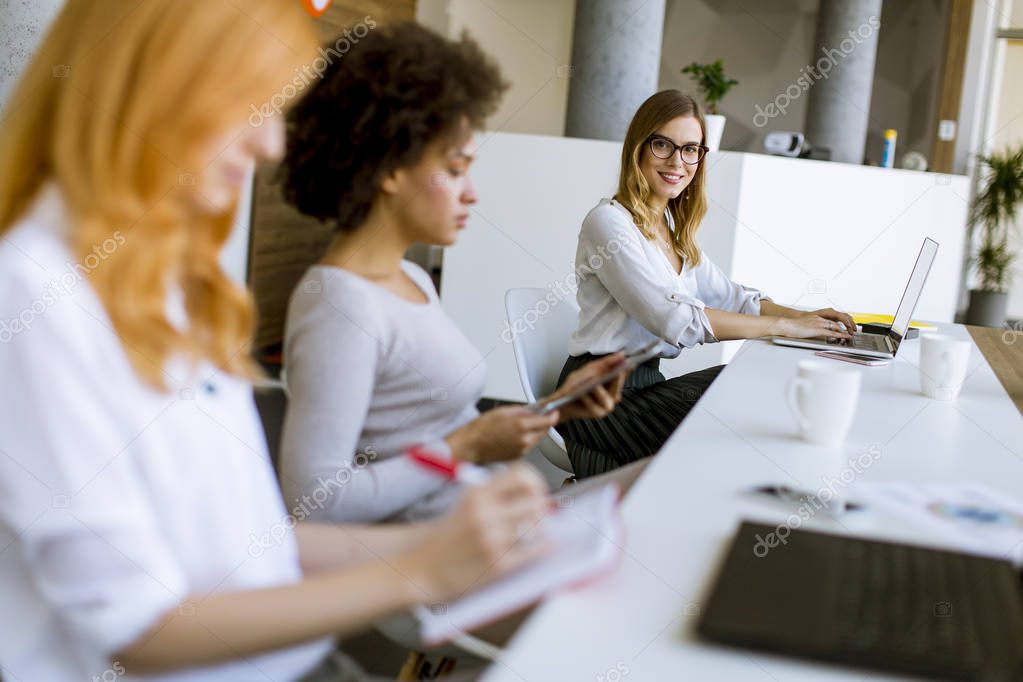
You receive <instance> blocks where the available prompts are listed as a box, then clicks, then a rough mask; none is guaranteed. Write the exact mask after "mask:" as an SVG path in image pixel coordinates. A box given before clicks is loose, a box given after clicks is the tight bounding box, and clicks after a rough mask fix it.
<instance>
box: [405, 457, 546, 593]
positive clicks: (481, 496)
mask: <svg viewBox="0 0 1023 682" xmlns="http://www.w3.org/2000/svg"><path fill="white" fill-rule="evenodd" d="M550 509H551V502H550V498H549V497H548V496H547V485H546V484H545V483H544V480H543V478H541V477H540V475H539V474H538V473H537V472H536V470H535V469H533V468H532V467H530V466H528V465H526V464H513V465H512V466H510V467H508V468H507V469H505V470H504V471H501V472H500V473H497V474H495V475H494V476H492V477H491V478H490V479H489V480H487V482H486V483H483V484H482V485H478V486H473V487H470V488H469V489H468V490H466V492H465V494H464V495H462V497H461V499H460V500H459V502H458V505H457V506H456V507H455V508H454V509H453V510H452V511H451V512H450V513H449V514H447V515H446V516H444V517H443V518H441V519H439V520H436V521H430V522H428V525H427V529H426V533H425V534H424V537H423V541H422V543H420V545H419V548H418V549H417V550H415V551H413V552H410V553H409V554H407V555H405V556H404V557H403V558H402V559H401V560H400V562H399V563H400V564H401V565H399V566H398V570H399V571H400V572H401V574H402V575H404V576H406V577H407V578H408V579H409V580H411V581H412V582H413V583H414V584H415V586H416V587H417V588H418V589H419V590H420V591H421V592H422V596H423V599H422V601H423V602H424V603H431V602H437V601H443V600H445V599H453V598H457V597H459V596H461V595H462V594H464V593H465V592H469V591H471V590H473V589H474V588H476V587H480V586H482V585H484V584H486V583H489V582H491V581H492V580H494V579H496V578H498V577H500V576H502V575H504V574H506V573H508V572H510V571H513V570H515V569H516V568H519V567H521V566H523V565H525V564H527V563H529V562H531V561H533V560H535V559H537V558H539V557H540V556H541V555H542V554H544V553H545V552H546V551H547V549H548V546H547V544H546V543H545V542H544V541H543V537H542V536H541V535H540V534H539V533H536V532H535V530H536V527H537V525H538V524H539V523H540V521H541V520H542V519H543V517H544V516H545V515H546V514H547V513H548V512H549V511H550Z"/></svg>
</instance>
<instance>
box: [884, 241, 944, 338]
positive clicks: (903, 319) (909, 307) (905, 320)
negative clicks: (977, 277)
mask: <svg viewBox="0 0 1023 682" xmlns="http://www.w3.org/2000/svg"><path fill="white" fill-rule="evenodd" d="M937 253H938V242H936V241H934V240H933V239H931V238H930V237H928V238H926V239H924V245H923V246H921V247H920V254H919V255H918V256H917V257H916V265H914V266H913V274H911V275H910V276H909V284H907V285H906V290H905V291H904V292H903V293H902V300H901V301H900V302H899V309H898V310H896V311H895V319H894V320H893V321H892V332H891V333H892V336H893V337H894V338H892V341H894V342H895V345H896V346H898V344H899V342H901V341H902V337H903V336H905V335H906V329H908V328H909V321H910V318H911V317H912V316H913V311H914V310H915V309H916V304H917V301H919V300H920V293H921V292H922V291H923V290H924V282H926V281H927V275H928V273H930V271H931V265H932V264H933V263H934V257H935V256H936V255H937Z"/></svg>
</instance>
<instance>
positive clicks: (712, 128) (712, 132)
mask: <svg viewBox="0 0 1023 682" xmlns="http://www.w3.org/2000/svg"><path fill="white" fill-rule="evenodd" d="M703 119H704V121H706V122H707V146H708V147H710V150H711V151H712V152H716V151H717V150H718V147H720V146H721V135H722V134H723V133H724V132H725V117H724V116H722V115H721V114H706V115H705V116H704V117H703Z"/></svg>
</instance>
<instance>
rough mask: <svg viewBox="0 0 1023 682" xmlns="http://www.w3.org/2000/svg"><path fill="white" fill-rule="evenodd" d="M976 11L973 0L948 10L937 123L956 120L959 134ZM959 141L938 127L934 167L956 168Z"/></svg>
mask: <svg viewBox="0 0 1023 682" xmlns="http://www.w3.org/2000/svg"><path fill="white" fill-rule="evenodd" d="M972 13H973V0H952V8H951V9H950V10H949V13H948V32H947V34H946V39H945V63H944V66H943V68H942V77H941V92H940V94H939V95H938V116H937V120H936V122H935V125H936V126H937V125H940V124H941V121H943V120H947V121H955V122H956V128H957V130H956V136H958V135H959V130H958V127H959V126H958V123H959V105H960V102H961V100H962V95H963V75H964V73H965V69H966V49H967V47H968V45H967V42H968V39H969V35H970V16H971V14H972ZM955 144H956V143H955V139H951V140H941V139H939V138H938V135H937V129H935V131H934V145H933V151H932V153H931V167H930V170H932V171H935V172H937V173H951V172H952V171H953V165H954V162H955Z"/></svg>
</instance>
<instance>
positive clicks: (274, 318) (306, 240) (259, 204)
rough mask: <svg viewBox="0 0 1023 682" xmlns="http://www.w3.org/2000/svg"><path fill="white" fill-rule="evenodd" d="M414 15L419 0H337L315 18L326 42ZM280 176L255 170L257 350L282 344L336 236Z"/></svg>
mask: <svg viewBox="0 0 1023 682" xmlns="http://www.w3.org/2000/svg"><path fill="white" fill-rule="evenodd" d="M296 2H297V0H296ZM415 13H416V6H415V0H335V1H334V3H333V4H332V5H331V7H330V9H328V10H327V12H326V13H325V14H324V15H323V16H321V17H320V18H319V19H317V20H316V22H317V27H318V28H319V31H320V37H321V39H322V42H324V43H332V42H334V40H336V39H337V36H339V35H340V34H341V33H342V32H343V31H344V29H345V28H347V27H350V26H352V25H353V24H356V23H358V22H360V21H363V20H364V19H365V17H366V16H367V15H369V16H371V17H372V18H373V20H374V21H375V22H377V25H382V24H386V23H388V22H391V21H401V20H411V19H414V18H415ZM276 177H277V166H276V165H275V164H263V165H262V166H260V167H259V168H257V169H256V179H255V185H254V187H253V192H252V225H251V236H250V241H249V272H248V281H249V286H250V287H251V288H252V291H253V294H254V295H255V298H256V307H257V310H258V322H257V327H256V334H255V348H256V349H257V350H263V349H267V348H273V347H274V346H276V345H277V344H279V343H280V342H281V340H282V338H283V334H284V320H285V315H286V314H287V305H288V298H289V297H290V296H291V291H292V289H294V287H295V284H296V283H297V282H298V280H299V278H301V276H302V273H303V272H305V270H306V268H308V267H309V266H310V265H312V264H313V263H314V262H315V261H316V260H317V259H318V258H319V257H320V255H321V254H322V253H323V250H324V249H325V248H326V246H327V244H328V243H329V242H330V238H331V236H332V233H331V231H330V229H329V228H328V227H327V226H325V225H322V224H321V223H320V222H319V221H317V220H315V219H312V218H308V217H306V216H303V215H301V214H300V213H298V212H297V211H295V210H294V209H292V208H291V207H290V206H288V205H287V204H286V203H285V201H284V198H283V196H282V195H281V188H280V185H279V184H278V182H277V180H276Z"/></svg>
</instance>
